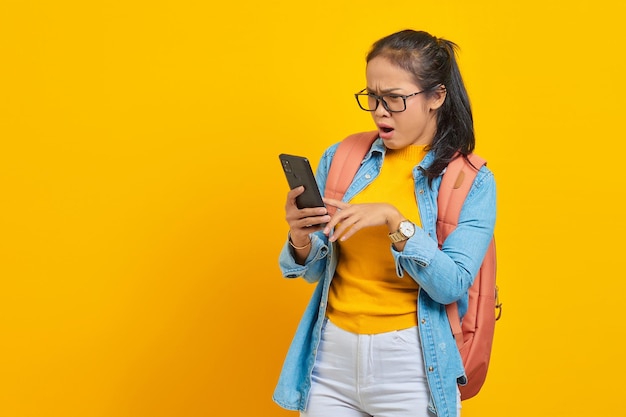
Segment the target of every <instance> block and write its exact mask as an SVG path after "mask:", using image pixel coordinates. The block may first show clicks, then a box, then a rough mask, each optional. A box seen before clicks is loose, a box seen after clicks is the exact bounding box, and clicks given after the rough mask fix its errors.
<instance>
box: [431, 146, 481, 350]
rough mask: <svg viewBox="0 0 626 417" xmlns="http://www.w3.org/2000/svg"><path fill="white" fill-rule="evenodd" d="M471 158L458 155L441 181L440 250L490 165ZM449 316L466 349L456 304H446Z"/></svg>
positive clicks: (438, 221) (472, 155)
mask: <svg viewBox="0 0 626 417" xmlns="http://www.w3.org/2000/svg"><path fill="white" fill-rule="evenodd" d="M468 159H469V162H470V163H471V165H470V163H468V161H467V160H465V158H463V157H462V156H461V155H457V157H456V158H455V159H453V160H452V161H451V162H450V163H449V164H448V167H447V168H446V171H445V172H444V175H443V178H442V179H441V185H440V187H439V196H438V197H437V206H438V212H437V240H438V241H439V247H441V246H443V242H444V241H445V240H446V238H447V237H448V235H449V234H450V233H452V231H453V230H454V229H455V228H456V226H457V224H458V223H459V216H460V214H461V208H462V207H463V203H464V202H465V198H466V197H467V195H468V193H469V190H470V188H471V187H472V184H473V183H474V179H475V178H476V174H477V173H478V170H479V169H480V168H481V167H482V166H483V165H485V164H486V163H487V162H486V161H485V160H484V159H483V158H481V157H479V156H478V155H475V154H470V155H468ZM446 313H447V314H448V320H449V321H450V327H451V328H452V334H453V335H454V339H455V340H456V344H457V347H458V348H459V349H461V347H462V346H463V332H462V329H461V318H460V317H459V308H458V305H457V303H452V304H448V305H446Z"/></svg>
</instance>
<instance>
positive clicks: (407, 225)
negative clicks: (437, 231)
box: [389, 220, 415, 243]
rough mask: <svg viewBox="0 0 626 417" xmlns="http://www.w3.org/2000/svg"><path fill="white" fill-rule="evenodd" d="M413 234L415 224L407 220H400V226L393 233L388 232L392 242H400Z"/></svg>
mask: <svg viewBox="0 0 626 417" xmlns="http://www.w3.org/2000/svg"><path fill="white" fill-rule="evenodd" d="M414 234H415V225H414V224H413V223H411V222H410V221H408V220H402V221H401V222H400V227H398V230H396V231H395V232H393V233H389V239H391V242H392V243H398V242H402V241H404V240H407V239H409V238H410V237H411V236H413V235H414Z"/></svg>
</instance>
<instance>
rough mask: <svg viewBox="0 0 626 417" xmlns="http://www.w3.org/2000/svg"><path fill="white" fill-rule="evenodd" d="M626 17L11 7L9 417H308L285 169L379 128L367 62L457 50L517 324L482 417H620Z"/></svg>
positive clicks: (301, 293)
mask: <svg viewBox="0 0 626 417" xmlns="http://www.w3.org/2000/svg"><path fill="white" fill-rule="evenodd" d="M618 4H623V2H613V1H608V0H596V1H590V0H585V1H582V0H581V1H572V0H568V1H565V0H557V1H553V2H550V1H539V0H530V1H525V2H506V1H487V0H484V1H473V2H470V1H461V0H458V1H445V2H434V1H429V2H426V1H415V0H411V1H408V0H397V1H394V2H380V1H370V0H361V1H337V0H333V1H328V0H320V1H315V2H293V1H272V2H265V4H262V2H257V1H251V0H244V1H238V2H237V1H233V2H210V1H192V0H177V1H174V0H170V1H167V0H162V1H119V0H113V1H93V2H92V1H69V0H57V1H28V0H22V1H20V0H0V141H1V143H0V145H1V146H0V279H1V281H0V416H1V417H43V416H46V417H57V416H59V417H105V416H106V417H114V416H115V417H160V416H168V417H169V416H172V417H178V416H184V417H187V416H194V417H195V416H290V415H291V416H293V415H296V414H295V413H291V412H286V411H283V410H281V409H280V408H279V407H277V406H276V405H274V404H273V403H272V402H271V399H270V397H271V392H272V390H273V385H274V383H275V380H276V377H277V375H278V372H279V368H280V365H281V363H282V359H283V356H284V354H285V351H286V349H287V346H288V343H289V341H290V338H291V336H292V334H293V331H294V329H295V326H296V323H297V321H298V319H299V316H300V313H301V312H302V310H303V308H304V305H305V303H306V301H307V299H308V296H309V293H310V291H311V290H312V287H310V286H308V285H306V284H304V283H301V282H294V281H287V280H283V279H282V278H281V277H280V275H279V271H278V267H277V260H276V257H277V253H278V251H279V248H280V246H281V244H282V242H283V238H284V236H285V233H286V231H287V228H286V223H285V222H284V220H283V204H284V197H285V192H286V191H287V186H286V183H285V181H284V178H283V177H282V172H281V169H280V166H279V163H278V158H277V155H278V154H279V153H281V152H288V153H295V154H303V155H307V156H309V158H310V159H311V160H313V161H314V162H315V164H317V160H318V158H319V156H320V155H321V152H322V151H323V149H325V148H326V147H327V146H329V145H330V144H331V143H333V142H335V141H337V140H339V139H341V138H342V137H344V136H345V135H347V134H348V133H351V132H354V131H358V130H364V129H369V128H370V127H371V123H370V120H369V118H368V115H367V114H365V113H364V112H361V111H360V110H358V109H357V106H356V103H355V102H354V99H353V97H352V93H354V92H356V91H358V90H360V89H361V88H363V86H364V54H365V53H366V51H367V49H368V47H369V45H370V44H371V43H372V42H373V41H374V40H376V39H377V38H379V37H381V36H383V35H386V34H388V33H390V32H392V31H395V30H398V29H402V28H405V27H412V28H417V29H424V30H427V31H430V32H432V33H433V34H436V35H439V36H443V37H447V38H449V39H451V40H453V41H456V42H457V43H458V44H459V45H460V46H461V57H460V63H461V66H462V70H463V71H464V75H465V78H466V82H467V86H468V89H469V92H470V95H471V99H472V102H473V105H474V111H475V119H476V129H477V135H478V153H480V154H481V155H483V156H485V157H486V158H487V159H488V161H489V165H490V166H491V168H492V169H493V171H495V173H496V176H497V181H498V186H499V218H498V224H497V240H498V250H499V283H500V287H501V295H502V299H503V301H504V317H503V319H502V321H500V322H499V324H498V328H497V336H496V342H495V346H494V349H495V350H494V354H493V361H492V367H491V369H490V374H489V379H488V382H487V383H486V385H485V387H484V389H483V391H482V392H481V394H480V395H479V397H477V398H475V399H473V400H470V401H468V402H466V403H465V404H464V411H465V413H464V417H472V416H480V417H489V416H498V417H500V416H507V417H513V416H523V417H527V416H550V417H552V416H567V417H572V416H589V415H620V413H623V412H624V409H625V406H624V404H623V400H622V399H621V398H622V396H623V394H622V391H623V390H622V389H621V388H622V385H623V375H624V374H626V361H625V360H624V356H623V355H624V347H623V345H622V342H621V341H620V340H621V339H620V338H621V335H623V333H624V330H626V329H625V325H624V320H623V319H622V318H621V316H622V312H623V308H622V306H623V304H624V302H623V300H622V297H623V294H624V293H625V292H626V283H625V282H626V280H625V278H626V276H625V274H624V269H623V267H622V262H621V261H622V260H623V253H622V252H623V248H624V244H623V241H622V239H621V238H619V236H620V235H621V236H623V235H624V233H625V232H626V230H625V229H626V228H625V222H624V219H623V213H624V209H623V208H622V206H621V204H622V202H621V200H618V196H620V195H621V194H622V193H623V191H624V183H623V180H624V178H625V174H624V171H623V166H622V165H623V164H622V163H621V155H622V153H623V141H624V138H625V135H624V129H623V126H622V125H621V122H622V119H623V114H622V113H623V97H624V95H625V93H626V91H625V90H626V88H625V83H624V81H623V74H624V73H626V68H625V65H624V59H625V58H624V54H623V51H622V50H623V42H624V40H625V34H624V18H625V17H626V16H625V8H624V6H623V5H618Z"/></svg>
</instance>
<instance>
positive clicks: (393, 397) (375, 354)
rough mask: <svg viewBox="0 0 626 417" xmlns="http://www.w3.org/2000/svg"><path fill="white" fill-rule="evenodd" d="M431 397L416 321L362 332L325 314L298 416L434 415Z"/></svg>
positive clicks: (394, 416) (375, 416)
mask: <svg viewBox="0 0 626 417" xmlns="http://www.w3.org/2000/svg"><path fill="white" fill-rule="evenodd" d="M429 399H430V392H429V389H428V383H427V381H426V373H425V369H424V360H423V355H422V348H421V346H420V342H419V334H418V330H417V327H411V328H409V329H405V330H399V331H393V332H388V333H381V334H375V335H359V334H354V333H350V332H347V331H345V330H342V329H340V328H339V327H337V326H335V325H334V324H332V323H331V322H330V321H328V320H327V321H326V323H325V325H324V330H323V332H322V339H321V341H320V346H319V349H318V353H317V359H316V362H315V367H314V368H313V374H312V385H311V392H310V396H309V401H308V405H307V409H306V411H305V412H302V413H300V416H301V417H432V414H431V413H430V412H429V411H428V400H429ZM457 404H458V408H459V409H458V410H457V415H460V404H461V402H460V401H457Z"/></svg>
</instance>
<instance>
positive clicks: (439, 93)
mask: <svg viewBox="0 0 626 417" xmlns="http://www.w3.org/2000/svg"><path fill="white" fill-rule="evenodd" d="M447 94H448V90H446V86H445V85H443V84H441V85H440V86H439V87H437V88H436V89H435V91H433V92H432V93H431V94H430V109H431V110H438V109H439V107H441V106H443V102H444V101H446V95H447Z"/></svg>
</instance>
